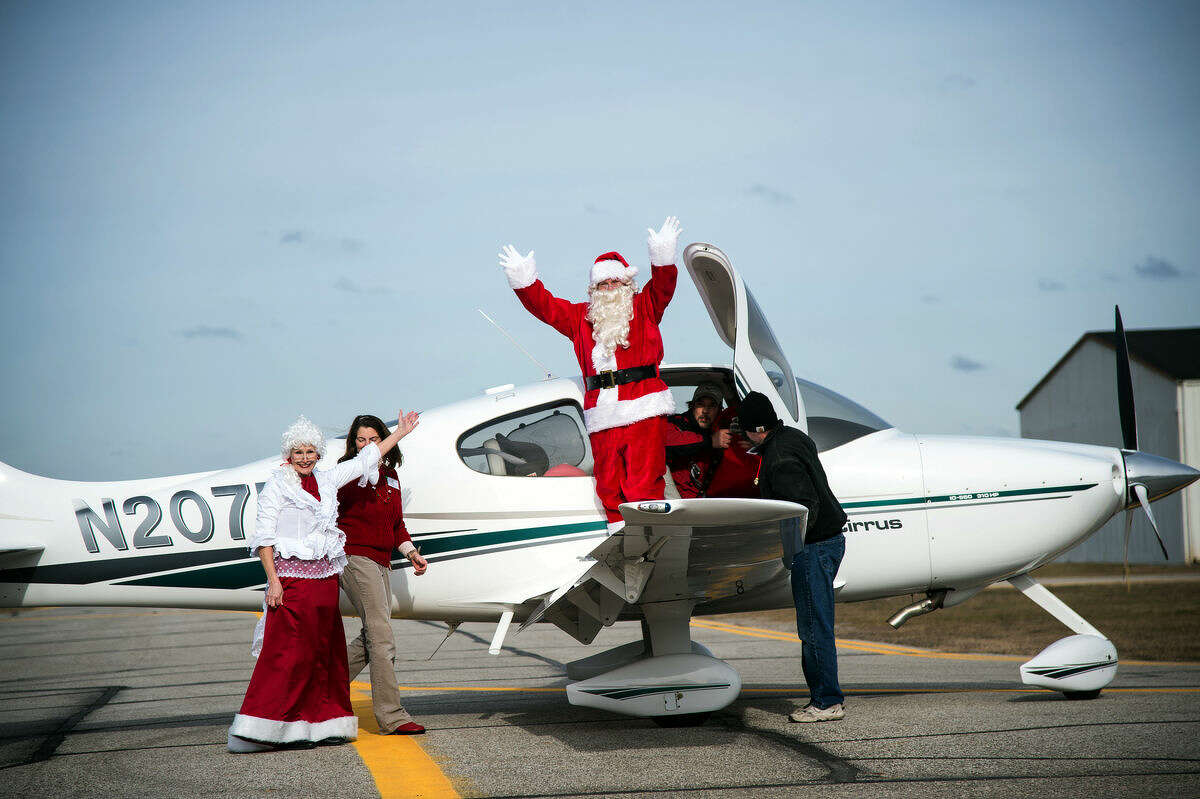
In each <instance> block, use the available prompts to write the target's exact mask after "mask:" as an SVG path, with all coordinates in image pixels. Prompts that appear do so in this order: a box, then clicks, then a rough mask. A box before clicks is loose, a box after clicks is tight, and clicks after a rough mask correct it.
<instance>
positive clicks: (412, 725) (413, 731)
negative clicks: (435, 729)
mask: <svg viewBox="0 0 1200 799" xmlns="http://www.w3.org/2000/svg"><path fill="white" fill-rule="evenodd" d="M424 733H425V728H424V727H422V726H421V725H420V724H418V723H416V722H415V721H409V722H406V723H404V724H401V725H400V726H399V727H397V728H396V729H394V730H392V731H391V732H390V733H388V734H389V735H423V734H424Z"/></svg>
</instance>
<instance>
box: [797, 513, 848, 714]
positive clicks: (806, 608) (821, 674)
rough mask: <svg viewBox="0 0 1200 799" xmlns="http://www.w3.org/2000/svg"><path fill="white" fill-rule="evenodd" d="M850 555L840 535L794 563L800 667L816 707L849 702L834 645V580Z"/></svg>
mask: <svg viewBox="0 0 1200 799" xmlns="http://www.w3.org/2000/svg"><path fill="white" fill-rule="evenodd" d="M845 554H846V537H845V536H844V535H842V534H841V533H838V534H837V535H836V536H834V537H833V538H830V539H827V540H825V541H820V542H818V543H816V544H806V545H805V546H804V548H803V549H801V550H800V551H799V552H797V553H796V556H795V557H794V558H793V559H792V599H793V600H794V601H795V603H796V633H797V634H798V635H799V636H800V640H801V641H802V642H803V643H802V645H801V647H800V665H801V667H802V668H803V669H804V680H805V682H807V683H808V693H809V696H810V697H811V699H812V703H813V706H814V707H818V708H827V707H829V706H830V705H839V704H841V703H842V701H843V700H844V699H845V696H844V695H843V694H842V689H841V686H839V685H838V672H837V648H836V647H835V645H834V642H833V577H834V575H835V574H837V570H838V566H839V565H841V562H842V556H843V555H845Z"/></svg>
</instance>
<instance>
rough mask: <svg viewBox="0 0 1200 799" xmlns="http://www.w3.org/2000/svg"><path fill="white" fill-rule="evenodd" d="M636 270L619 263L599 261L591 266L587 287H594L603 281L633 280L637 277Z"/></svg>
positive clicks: (634, 267) (633, 267)
mask: <svg viewBox="0 0 1200 799" xmlns="http://www.w3.org/2000/svg"><path fill="white" fill-rule="evenodd" d="M637 273H638V269H637V267H636V266H631V267H629V268H628V269H626V268H625V266H624V265H623V264H622V263H621V262H620V261H600V262H599V263H595V264H592V272H591V274H590V275H589V276H588V286H589V287H590V286H594V285H596V284H597V283H599V282H601V281H603V280H612V279H613V278H616V279H617V280H633V279H634V278H635V277H637Z"/></svg>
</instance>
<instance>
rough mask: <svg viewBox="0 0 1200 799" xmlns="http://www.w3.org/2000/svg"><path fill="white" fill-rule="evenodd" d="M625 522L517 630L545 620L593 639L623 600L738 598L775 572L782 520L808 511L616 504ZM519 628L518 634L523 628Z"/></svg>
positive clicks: (681, 502)
mask: <svg viewBox="0 0 1200 799" xmlns="http://www.w3.org/2000/svg"><path fill="white" fill-rule="evenodd" d="M620 510H621V516H622V517H623V518H624V519H625V528H624V529H623V530H621V531H620V532H618V533H614V534H613V535H611V536H609V537H608V538H606V539H605V540H604V541H603V542H602V543H601V544H600V545H599V546H597V547H596V548H595V549H593V550H592V551H591V553H590V554H589V556H588V558H587V559H585V563H584V564H583V568H582V569H581V572H580V574H579V576H578V577H576V578H575V579H574V580H572V581H570V582H566V583H564V584H563V585H561V586H559V587H558V588H557V589H555V590H554V591H552V592H549V593H548V594H546V595H545V596H544V597H543V598H542V601H541V603H540V604H539V605H538V607H537V608H536V609H535V610H534V612H533V613H531V614H530V615H529V617H528V618H527V619H526V620H525V622H524V623H523V624H522V625H521V627H520V630H524V629H525V628H526V627H528V626H530V625H531V624H534V623H536V622H538V621H541V620H543V619H545V620H546V621H549V622H551V623H553V624H554V625H556V626H557V627H559V628H560V629H562V630H563V631H564V632H566V633H567V634H568V635H570V636H571V637H573V638H575V639H576V640H577V641H579V642H581V643H585V644H588V643H591V642H592V640H593V639H594V638H595V637H596V634H597V633H598V632H600V628H601V627H607V626H609V625H610V624H612V623H613V622H615V621H616V620H617V617H618V616H619V615H620V614H621V612H622V611H623V610H624V608H625V606H626V605H627V604H628V605H633V604H639V603H647V602H669V601H674V600H681V599H691V600H694V601H695V602H697V603H700V602H708V601H714V600H718V599H724V598H727V597H732V596H736V595H739V594H742V593H745V592H747V591H752V590H754V589H755V588H756V587H758V586H760V585H762V584H764V583H766V582H768V581H769V580H771V579H773V578H775V577H776V576H777V575H778V572H779V568H780V565H781V564H780V558H781V556H782V554H783V545H782V543H781V540H780V536H779V523H780V522H781V521H782V520H783V519H791V518H799V519H800V520H801V522H800V523H801V525H802V529H803V525H804V523H805V521H806V520H807V517H808V509H807V508H805V507H804V506H803V505H798V504H796V503H793V502H782V501H778V500H769V499H671V500H659V501H654V502H638V503H626V504H624V505H621V508H620ZM520 630H518V632H519V631H520Z"/></svg>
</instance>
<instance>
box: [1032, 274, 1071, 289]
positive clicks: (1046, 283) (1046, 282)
mask: <svg viewBox="0 0 1200 799" xmlns="http://www.w3.org/2000/svg"><path fill="white" fill-rule="evenodd" d="M1038 288H1039V289H1041V290H1042V291H1062V290H1063V289H1065V288H1066V285H1064V284H1062V283H1059V282H1058V281H1057V280H1051V279H1050V278H1048V277H1044V278H1042V279H1041V280H1039V281H1038Z"/></svg>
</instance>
